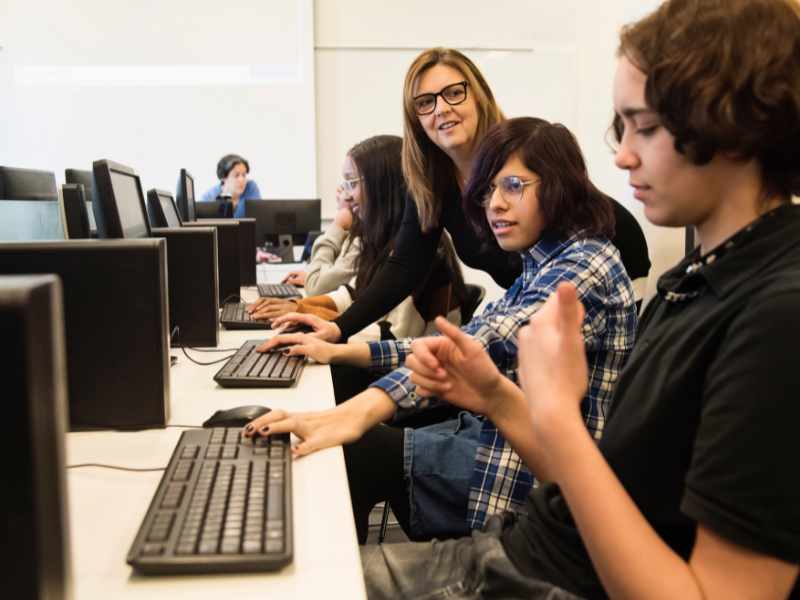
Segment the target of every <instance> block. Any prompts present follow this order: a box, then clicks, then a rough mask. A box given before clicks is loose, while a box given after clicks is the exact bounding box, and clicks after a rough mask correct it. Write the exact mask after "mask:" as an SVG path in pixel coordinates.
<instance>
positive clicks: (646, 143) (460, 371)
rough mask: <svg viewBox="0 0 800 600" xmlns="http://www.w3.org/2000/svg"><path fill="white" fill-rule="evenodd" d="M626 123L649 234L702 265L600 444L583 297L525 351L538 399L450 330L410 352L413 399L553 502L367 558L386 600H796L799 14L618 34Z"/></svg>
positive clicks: (696, 14)
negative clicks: (499, 438)
mask: <svg viewBox="0 0 800 600" xmlns="http://www.w3.org/2000/svg"><path fill="white" fill-rule="evenodd" d="M765 42H767V43H765ZM614 108H615V111H616V114H617V118H616V127H615V130H616V132H617V133H618V134H619V138H620V139H619V148H618V150H617V153H616V163H617V166H619V167H620V168H622V169H625V170H627V171H628V174H629V178H630V183H631V185H632V186H633V187H634V188H635V196H636V197H637V199H639V200H640V201H641V202H642V203H643V204H644V212H645V215H646V217H647V218H648V219H649V220H650V221H651V222H653V223H655V224H657V225H662V226H669V227H686V226H694V227H695V230H696V231H697V236H698V239H699V242H700V246H699V248H697V249H695V250H694V251H693V252H691V253H690V254H689V255H688V256H686V257H685V258H684V259H683V260H681V261H680V262H679V263H678V264H677V265H676V266H675V267H674V268H672V269H671V270H669V271H667V272H666V273H665V274H664V275H662V276H661V278H660V279H659V281H658V295H657V296H656V297H655V298H654V299H653V300H652V301H651V302H650V303H649V304H648V306H647V307H646V309H645V312H644V314H643V315H642V319H641V326H640V328H639V331H638V339H637V342H636V346H635V348H634V350H633V353H632V354H631V356H630V359H629V361H628V364H627V366H626V367H625V368H624V369H623V371H622V373H621V375H620V377H619V380H618V382H617V386H616V391H615V393H614V398H613V402H612V411H611V413H610V414H609V415H608V423H607V425H606V429H605V434H604V436H603V439H602V440H601V441H600V443H599V445H595V444H594V440H593V439H592V438H591V437H590V436H589V435H587V432H586V428H585V427H584V424H583V419H582V415H581V411H580V410H579V408H578V407H579V403H580V402H581V397H582V396H583V395H584V394H585V392H586V383H587V379H589V381H591V375H590V373H591V370H590V371H589V372H588V373H587V364H586V360H585V357H584V349H583V346H584V344H583V340H582V338H581V336H580V334H579V329H580V327H581V323H582V322H583V327H585V322H586V321H585V318H584V317H583V313H584V310H586V311H587V312H590V311H591V306H589V305H588V304H586V301H585V300H584V301H583V303H584V305H585V307H584V306H581V303H580V302H579V299H578V298H576V294H575V288H574V287H573V286H571V285H569V284H562V285H561V286H560V287H559V288H558V291H557V294H556V295H555V296H554V297H551V298H550V299H549V300H548V302H547V304H546V305H545V306H544V308H542V310H540V311H539V313H538V314H537V315H535V316H534V317H533V318H532V319H531V325H530V327H526V328H523V329H522V331H521V332H520V336H519V341H520V368H519V378H520V381H521V382H522V391H520V389H519V388H517V387H516V386H515V385H514V384H513V383H512V382H511V381H509V380H508V379H506V378H504V377H503V376H502V373H500V372H499V371H498V370H497V369H496V367H495V366H494V364H493V361H492V360H490V357H488V356H487V355H486V353H485V352H484V351H483V349H482V348H481V345H480V344H479V343H477V342H476V341H474V340H470V339H469V338H468V337H467V336H465V335H463V334H462V333H461V332H460V331H458V330H457V329H456V328H453V327H449V326H448V324H447V323H442V329H443V331H445V332H446V334H447V335H446V337H439V338H426V339H425V340H420V341H419V343H416V344H415V345H414V347H413V352H414V354H413V355H412V357H411V358H409V360H408V364H409V365H410V366H412V367H413V368H414V370H415V374H414V375H413V376H412V381H414V382H415V383H416V384H417V392H418V393H420V394H429V393H432V394H436V395H438V396H440V397H441V396H444V397H445V398H449V399H450V400H451V401H452V402H456V403H458V404H459V405H461V406H464V407H468V408H469V409H470V410H473V411H478V412H481V413H483V414H486V415H488V417H489V418H491V419H492V420H493V421H494V422H495V423H496V424H497V426H498V428H499V430H500V431H501V433H502V434H503V435H504V436H506V439H508V440H509V442H510V443H511V445H512V446H513V447H514V448H515V449H516V451H517V452H518V453H519V455H520V457H521V458H522V459H523V460H524V461H525V463H526V464H527V465H528V466H529V467H530V468H531V469H533V470H534V472H536V473H537V474H538V475H539V476H540V477H541V479H542V480H546V481H548V483H546V484H543V485H541V486H539V487H538V488H536V489H535V490H533V491H532V492H531V493H530V496H529V498H528V501H527V507H526V509H527V510H526V511H525V513H523V514H521V515H519V516H518V517H517V518H514V517H513V516H511V515H508V516H507V518H505V519H503V518H501V517H500V516H497V517H494V518H493V519H491V520H490V521H489V522H488V523H487V525H486V528H485V529H484V531H483V532H475V533H473V535H472V537H471V538H463V539H460V540H449V541H446V542H441V543H437V544H383V545H382V546H375V547H372V548H371V549H370V551H364V552H363V553H362V559H363V563H364V575H365V578H366V587H367V592H368V595H369V598H371V599H372V600H377V599H383V598H417V597H421V596H425V597H427V598H434V597H437V598H438V597H457V598H483V599H488V598H504V599H507V598H536V599H540V600H541V599H545V598H547V599H551V600H555V599H559V600H567V599H575V598H576V596H575V595H578V596H580V597H583V598H605V597H611V598H615V599H623V600H625V599H637V600H639V599H645V600H646V599H656V598H658V599H661V598H664V599H681V600H695V599H697V600H700V599H704V600H719V599H723V600H728V599H731V598H759V599H761V600H779V599H785V598H787V597H788V598H790V599H797V598H800V582H798V572H800V568H799V567H798V565H799V564H800V479H798V477H797V457H798V456H799V455H800V443H798V436H797V423H798V422H800V402H798V398H800V378H798V377H797V352H796V347H797V340H798V337H800V316H798V310H797V307H798V306H799V305H800V207H798V206H793V205H792V202H791V199H792V195H798V194H800V154H798V152H797V148H798V147H800V6H798V5H797V3H796V2H793V1H792V0H725V1H724V2H720V1H718V0H670V1H669V2H666V3H665V4H663V5H662V6H661V7H660V8H659V9H658V10H657V11H656V12H654V13H653V14H651V15H649V16H648V17H646V18H644V19H642V20H641V21H639V22H637V23H635V24H633V25H630V26H628V27H626V28H624V29H623V30H622V35H621V45H620V50H619V62H618V65H617V71H616V76H615V79H614ZM578 295H580V289H578ZM433 340H435V341H436V343H433V342H432V341H433ZM589 358H590V361H591V355H589ZM589 368H590V369H591V364H590V365H589Z"/></svg>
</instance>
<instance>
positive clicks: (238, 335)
mask: <svg viewBox="0 0 800 600" xmlns="http://www.w3.org/2000/svg"><path fill="white" fill-rule="evenodd" d="M259 279H261V277H259ZM270 279H272V278H270ZM243 295H245V296H247V295H251V296H252V291H250V290H243ZM270 334H271V332H264V331H225V330H222V331H221V332H220V345H219V348H232V349H235V348H238V346H239V345H241V343H242V342H243V341H245V340H248V339H256V338H263V337H267V336H269V335H270ZM188 352H189V353H190V355H191V356H192V357H193V358H195V359H196V360H199V361H201V362H207V361H210V360H214V359H215V358H222V357H223V356H225V354H224V353H205V352H192V351H191V350H189V351H188ZM171 353H172V354H175V355H177V356H178V363H177V364H176V365H175V366H174V367H172V368H171V369H170V377H171V386H170V387H171V390H172V413H171V418H170V425H200V424H201V423H202V422H203V421H204V420H205V419H206V418H208V417H209V416H210V415H211V414H212V413H213V412H214V411H215V410H217V409H220V408H230V407H233V406H240V405H245V404H263V405H265V406H269V407H271V408H286V409H291V410H298V409H300V410H320V409H324V408H329V407H332V406H333V387H332V384H331V378H330V369H329V368H328V367H327V366H325V365H307V366H306V368H305V370H304V372H303V375H302V376H301V377H300V380H299V381H298V384H297V385H296V386H295V387H292V388H288V389H286V388H284V389H223V388H220V387H218V386H217V384H216V383H215V382H214V381H213V380H212V376H213V375H214V373H216V372H217V370H218V369H219V368H220V367H221V366H222V363H220V364H216V365H211V366H199V365H195V364H193V363H191V362H190V361H189V360H187V358H186V357H185V356H184V354H183V353H182V352H181V351H180V349H172V351H171ZM180 434H181V430H180V429H178V428H167V429H155V430H147V431H140V432H110V431H104V432H76V433H70V434H68V435H67V461H68V462H67V464H78V463H85V462H99V463H103V464H112V465H120V466H125V467H136V468H149V467H159V468H160V467H165V466H166V465H167V463H168V462H169V458H170V456H171V455H172V450H173V448H174V446H175V444H176V443H177V440H178V438H179V437H180ZM292 469H293V481H292V486H293V496H294V498H293V500H294V501H293V510H294V541H295V545H294V548H295V550H294V561H293V563H292V564H291V565H290V566H288V567H286V568H285V569H283V570H282V571H280V572H277V573H268V574H246V575H202V576H173V577H164V576H159V577H145V576H139V575H135V574H134V573H133V571H132V569H131V568H130V567H129V566H128V565H127V564H126V563H125V557H126V555H127V552H128V549H129V548H130V545H131V543H132V542H133V538H134V536H135V534H136V532H137V531H138V528H139V525H140V524H141V520H142V518H143V517H144V515H145V513H146V511H147V508H148V506H149V505H150V500H151V499H152V496H153V493H154V492H155V490H156V487H157V486H158V482H159V481H160V480H161V476H162V474H163V472H161V471H158V472H145V473H141V472H139V473H136V472H125V471H114V470H110V469H99V468H81V469H70V470H69V471H68V487H69V513H70V529H71V530H70V536H71V540H72V543H71V547H72V562H73V580H74V589H75V598H76V599H77V600H84V599H92V600H93V599H95V598H98V599H99V598H103V599H106V598H114V599H115V600H117V599H119V598H148V599H152V598H162V597H163V598H166V597H168V596H173V597H180V596H182V597H185V598H192V599H205V598H209V599H211V598H215V599H217V598H221V597H224V598H266V597H271V598H347V599H351V598H363V597H365V591H364V581H363V577H362V572H361V562H360V558H359V551H358V545H357V543H356V536H355V528H354V526H353V519H352V512H351V508H350V495H349V490H348V486H347V476H346V472H345V466H344V457H343V455H342V450H341V448H331V449H328V450H325V451H322V452H318V453H315V454H313V455H311V456H308V457H304V458H302V459H298V460H295V462H294V465H293V467H292Z"/></svg>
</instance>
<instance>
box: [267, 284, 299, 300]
mask: <svg viewBox="0 0 800 600" xmlns="http://www.w3.org/2000/svg"><path fill="white" fill-rule="evenodd" d="M258 295H259V296H261V297H263V298H301V297H302V296H303V294H301V293H300V290H298V289H297V288H296V287H295V286H293V285H291V284H289V283H259V284H258Z"/></svg>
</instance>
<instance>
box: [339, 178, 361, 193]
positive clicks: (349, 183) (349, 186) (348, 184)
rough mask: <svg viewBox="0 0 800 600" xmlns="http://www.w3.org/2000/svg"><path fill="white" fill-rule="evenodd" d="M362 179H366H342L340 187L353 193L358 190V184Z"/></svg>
mask: <svg viewBox="0 0 800 600" xmlns="http://www.w3.org/2000/svg"><path fill="white" fill-rule="evenodd" d="M362 179H364V178H363V177H355V178H353V179H342V183H340V184H339V185H340V186H341V187H342V189H343V190H344V191H345V192H350V193H352V192H354V191H356V188H357V187H358V184H359V182H360V181H361V180H362Z"/></svg>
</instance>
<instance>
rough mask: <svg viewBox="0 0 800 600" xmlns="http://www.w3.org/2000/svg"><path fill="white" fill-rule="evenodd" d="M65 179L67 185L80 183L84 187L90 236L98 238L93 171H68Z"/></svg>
mask: <svg viewBox="0 0 800 600" xmlns="http://www.w3.org/2000/svg"><path fill="white" fill-rule="evenodd" d="M64 177H65V178H66V182H67V183H80V184H82V185H83V193H84V195H85V197H86V210H87V211H88V215H87V216H88V217H89V235H90V236H91V237H97V226H96V225H95V221H94V207H93V206H92V197H93V196H92V194H94V175H93V174H92V172H91V171H81V170H80V169H66V170H65V171H64Z"/></svg>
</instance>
